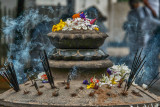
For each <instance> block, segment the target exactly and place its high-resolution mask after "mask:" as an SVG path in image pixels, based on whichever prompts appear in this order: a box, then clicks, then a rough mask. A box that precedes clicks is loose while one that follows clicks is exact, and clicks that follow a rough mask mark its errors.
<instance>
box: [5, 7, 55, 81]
mask: <svg viewBox="0 0 160 107" xmlns="http://www.w3.org/2000/svg"><path fill="white" fill-rule="evenodd" d="M51 12H53V11H51ZM2 20H3V22H4V24H5V26H4V27H3V33H4V35H5V38H6V39H8V40H9V44H8V48H9V51H8V55H7V57H8V61H9V62H12V63H13V64H14V68H15V71H16V74H17V76H18V81H19V82H20V83H22V82H24V81H25V78H26V74H25V73H24V70H25V69H27V68H30V67H33V68H34V71H33V73H34V72H37V71H41V70H42V65H41V62H40V59H39V52H40V51H41V50H44V49H45V51H46V52H47V54H49V52H51V51H52V50H53V48H54V46H53V45H52V44H51V42H50V40H49V39H48V38H47V36H46V34H47V33H49V32H51V29H52V25H53V24H54V23H57V22H56V19H51V18H49V17H48V16H47V15H42V14H39V11H38V10H33V9H31V10H27V11H25V12H24V13H23V15H21V16H19V17H18V18H16V19H12V18H9V17H6V16H5V17H3V18H2ZM35 69H36V70H35Z"/></svg>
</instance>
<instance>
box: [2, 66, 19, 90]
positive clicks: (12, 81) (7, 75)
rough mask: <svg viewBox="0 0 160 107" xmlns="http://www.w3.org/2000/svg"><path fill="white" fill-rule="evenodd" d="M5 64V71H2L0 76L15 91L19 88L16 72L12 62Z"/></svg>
mask: <svg viewBox="0 0 160 107" xmlns="http://www.w3.org/2000/svg"><path fill="white" fill-rule="evenodd" d="M4 66H5V72H2V74H0V76H2V78H3V79H4V80H5V81H6V82H7V83H8V84H9V85H10V87H12V88H13V89H14V90H15V91H16V92H18V91H19V90H20V88H19V84H18V80H17V76H16V72H15V70H14V67H13V64H12V63H8V64H6V65H4Z"/></svg>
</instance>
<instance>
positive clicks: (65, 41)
mask: <svg viewBox="0 0 160 107" xmlns="http://www.w3.org/2000/svg"><path fill="white" fill-rule="evenodd" d="M48 36H49V38H50V40H51V42H52V44H53V45H54V46H55V47H56V48H55V50H54V52H53V54H52V55H50V59H51V60H50V61H49V63H50V67H51V68H52V70H53V73H54V74H53V75H56V76H55V77H57V78H61V77H59V76H63V77H62V78H64V77H65V76H66V75H67V72H66V71H69V70H70V69H71V68H73V67H74V66H76V67H77V68H78V69H80V70H81V71H85V73H87V76H88V75H89V74H92V76H93V75H94V73H96V75H98V73H99V74H102V72H104V71H105V70H106V69H107V68H108V67H111V66H112V62H111V61H110V60H109V59H107V57H108V56H109V55H108V54H106V53H105V52H103V51H102V50H100V49H99V47H100V46H101V45H102V44H103V43H104V41H105V39H106V38H107V37H108V35H107V34H104V33H101V32H99V31H96V30H72V31H59V32H51V33H49V34H48ZM54 70H55V71H56V73H55V72H54ZM58 71H59V72H58ZM63 71H65V72H63ZM82 74H84V72H83V73H82ZM82 77H84V75H83V76H82V75H81V79H82ZM84 78H85V77H84Z"/></svg>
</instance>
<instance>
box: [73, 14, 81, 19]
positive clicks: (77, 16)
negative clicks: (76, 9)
mask: <svg viewBox="0 0 160 107" xmlns="http://www.w3.org/2000/svg"><path fill="white" fill-rule="evenodd" d="M72 18H73V19H75V18H80V14H79V13H77V14H74V15H73V16H72Z"/></svg>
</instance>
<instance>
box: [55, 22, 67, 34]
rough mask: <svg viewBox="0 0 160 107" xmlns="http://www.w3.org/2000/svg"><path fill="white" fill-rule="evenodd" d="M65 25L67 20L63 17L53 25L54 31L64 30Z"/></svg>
mask: <svg viewBox="0 0 160 107" xmlns="http://www.w3.org/2000/svg"><path fill="white" fill-rule="evenodd" d="M65 25H66V22H63V21H62V19H61V20H60V22H59V23H58V24H56V25H53V27H52V32H55V31H60V30H62V29H63V27H64V26H65Z"/></svg>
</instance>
